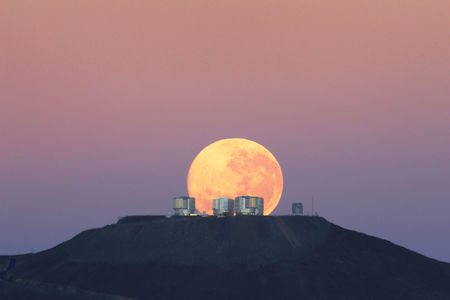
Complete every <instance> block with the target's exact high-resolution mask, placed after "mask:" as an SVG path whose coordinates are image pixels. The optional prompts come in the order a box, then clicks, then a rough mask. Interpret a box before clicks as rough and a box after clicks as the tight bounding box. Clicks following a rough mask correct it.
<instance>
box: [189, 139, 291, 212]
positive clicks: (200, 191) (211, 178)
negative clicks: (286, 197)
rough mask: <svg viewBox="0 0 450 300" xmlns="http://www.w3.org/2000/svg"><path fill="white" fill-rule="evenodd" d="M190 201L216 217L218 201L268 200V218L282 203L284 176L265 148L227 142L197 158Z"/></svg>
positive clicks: (243, 141) (216, 144) (246, 142)
mask: <svg viewBox="0 0 450 300" xmlns="http://www.w3.org/2000/svg"><path fill="white" fill-rule="evenodd" d="M187 186H188V192H189V196H190V197H195V199H196V200H195V206H196V208H197V209H198V211H199V212H203V211H206V212H207V213H208V214H212V203H213V199H214V198H218V197H228V198H232V199H234V198H235V197H237V196H258V197H263V198H264V215H269V214H270V213H271V212H272V211H273V210H274V209H275V208H276V207H277V205H278V202H280V198H281V194H282V192H283V173H282V172H281V167H280V165H279V164H278V162H277V160H276V159H275V157H274V156H273V155H272V153H270V151H269V150H267V149H266V148H264V147H263V146H262V145H260V144H258V143H256V142H253V141H250V140H247V139H240V138H234V139H224V140H219V141H217V142H214V143H212V144H210V145H209V146H207V147H206V148H204V149H203V150H202V151H201V152H200V153H199V154H198V155H197V157H195V159H194V161H193V162H192V164H191V167H190V169H189V173H188V177H187Z"/></svg>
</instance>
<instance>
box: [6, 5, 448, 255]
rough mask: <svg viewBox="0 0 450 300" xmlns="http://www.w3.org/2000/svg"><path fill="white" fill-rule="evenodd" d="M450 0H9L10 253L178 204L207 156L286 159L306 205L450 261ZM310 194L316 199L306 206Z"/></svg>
mask: <svg viewBox="0 0 450 300" xmlns="http://www.w3.org/2000/svg"><path fill="white" fill-rule="evenodd" d="M449 11H450V2H449V1H439V0H436V1H418V0H408V1H406V0H405V1H391V0H390V1H387V0H380V1H332V0H325V1H317V0H315V1H263V0H259V1H198V0H191V1H136V0H133V1H125V0H122V1H111V0H105V1H97V0H94V1H92V0H91V1H17V0H14V1H13V0H6V1H2V3H1V4H0V149H1V151H0V154H1V156H0V205H1V206H0V239H1V240H5V239H6V240H9V242H8V243H1V244H0V254H8V253H20V252H28V251H30V250H31V249H36V250H42V249H45V248H48V247H51V246H54V245H56V244H57V243H60V242H62V241H64V240H66V239H68V238H70V237H72V236H73V235H74V234H76V233H78V232H79V231H81V230H84V229H87V228H91V227H95V226H103V225H105V224H107V223H112V222H115V220H116V218H117V216H119V215H126V214H145V213H155V214H156V213H158V214H162V213H164V214H165V213H167V212H168V211H169V210H170V205H171V202H170V199H171V198H172V197H173V196H178V195H182V194H185V193H186V175H187V171H188V169H189V165H190V163H191V161H192V160H193V158H194V157H195V155H196V154H197V153H198V152H199V151H200V150H201V149H202V148H203V147H204V146H206V145H208V144H210V143H212V142H214V141H215V140H218V139H222V138H229V137H243V138H248V139H252V140H255V141H257V142H259V143H261V144H262V145H264V146H265V147H267V148H268V149H269V150H270V151H271V152H272V153H273V154H274V155H275V156H276V157H277V159H278V160H279V162H280V164H281V167H282V169H283V172H284V177H285V193H284V197H283V199H282V200H281V202H280V205H279V207H278V208H277V210H275V213H278V214H286V213H289V208H290V203H291V202H293V201H299V200H300V201H303V202H306V203H309V199H310V197H311V194H313V193H314V194H316V196H317V199H318V203H317V207H318V210H319V213H321V214H322V215H324V216H325V217H326V218H328V219H329V220H330V221H333V222H335V223H337V224H338V225H342V226H345V227H348V228H351V229H355V230H359V231H363V232H365V233H368V234H373V235H376V236H380V237H383V238H387V239H389V240H391V241H393V242H395V243H398V244H401V245H403V246H405V247H408V248H412V249H413V250H416V251H419V252H420V253H423V254H426V255H429V256H431V257H434V258H438V259H442V260H446V261H450V256H449V253H450V243H449V242H448V241H450V231H449V230H448V228H450V154H449V153H450V38H449V36H450V14H449ZM307 207H308V206H307Z"/></svg>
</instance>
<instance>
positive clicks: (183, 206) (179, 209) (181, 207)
mask: <svg viewBox="0 0 450 300" xmlns="http://www.w3.org/2000/svg"><path fill="white" fill-rule="evenodd" d="M173 210H174V215H175V216H189V215H191V214H194V213H195V198H192V197H175V198H173Z"/></svg>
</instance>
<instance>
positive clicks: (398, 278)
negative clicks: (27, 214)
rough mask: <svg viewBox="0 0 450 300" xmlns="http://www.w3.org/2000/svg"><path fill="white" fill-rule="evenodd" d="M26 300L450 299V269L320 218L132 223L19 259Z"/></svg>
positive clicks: (0, 293) (14, 288)
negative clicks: (131, 299)
mask: <svg viewBox="0 0 450 300" xmlns="http://www.w3.org/2000/svg"><path fill="white" fill-rule="evenodd" d="M2 264H3V265H6V264H7V258H5V257H0V266H1V265H2ZM0 270H1V267H0ZM20 298H23V299H52V298H53V299H127V298H135V299H280V300H281V299H450V264H448V263H443V262H439V261H436V260H434V259H430V258H427V257H425V256H423V255H420V254H417V253H415V252H413V251H410V250H408V249H405V248H403V247H400V246H397V245H395V244H393V243H390V242H388V241H386V240H382V239H379V238H375V237H371V236H368V235H365V234H362V233H358V232H355V231H351V230H346V229H343V228H341V227H339V226H336V225H334V224H332V223H330V222H328V221H327V220H325V219H324V218H321V217H308V216H300V217H293V216H268V217H228V218H215V217H207V218H202V217H173V218H169V219H168V218H165V217H163V216H132V217H125V218H122V219H121V220H120V221H119V222H118V223H117V224H114V225H108V226H105V227H104V228H100V229H92V230H87V231H84V232H82V233H80V234H79V235H77V236H76V237H74V238H73V239H71V240H69V241H67V242H65V243H62V244H60V245H58V246H57V247H55V248H52V249H49V250H47V251H43V252H40V253H37V254H29V255H22V256H17V257H15V264H14V268H12V270H10V271H8V274H7V276H4V279H2V280H0V299H20Z"/></svg>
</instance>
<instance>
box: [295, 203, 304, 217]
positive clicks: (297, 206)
mask: <svg viewBox="0 0 450 300" xmlns="http://www.w3.org/2000/svg"><path fill="white" fill-rule="evenodd" d="M292 215H293V216H302V215H303V203H300V202H294V203H292Z"/></svg>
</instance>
